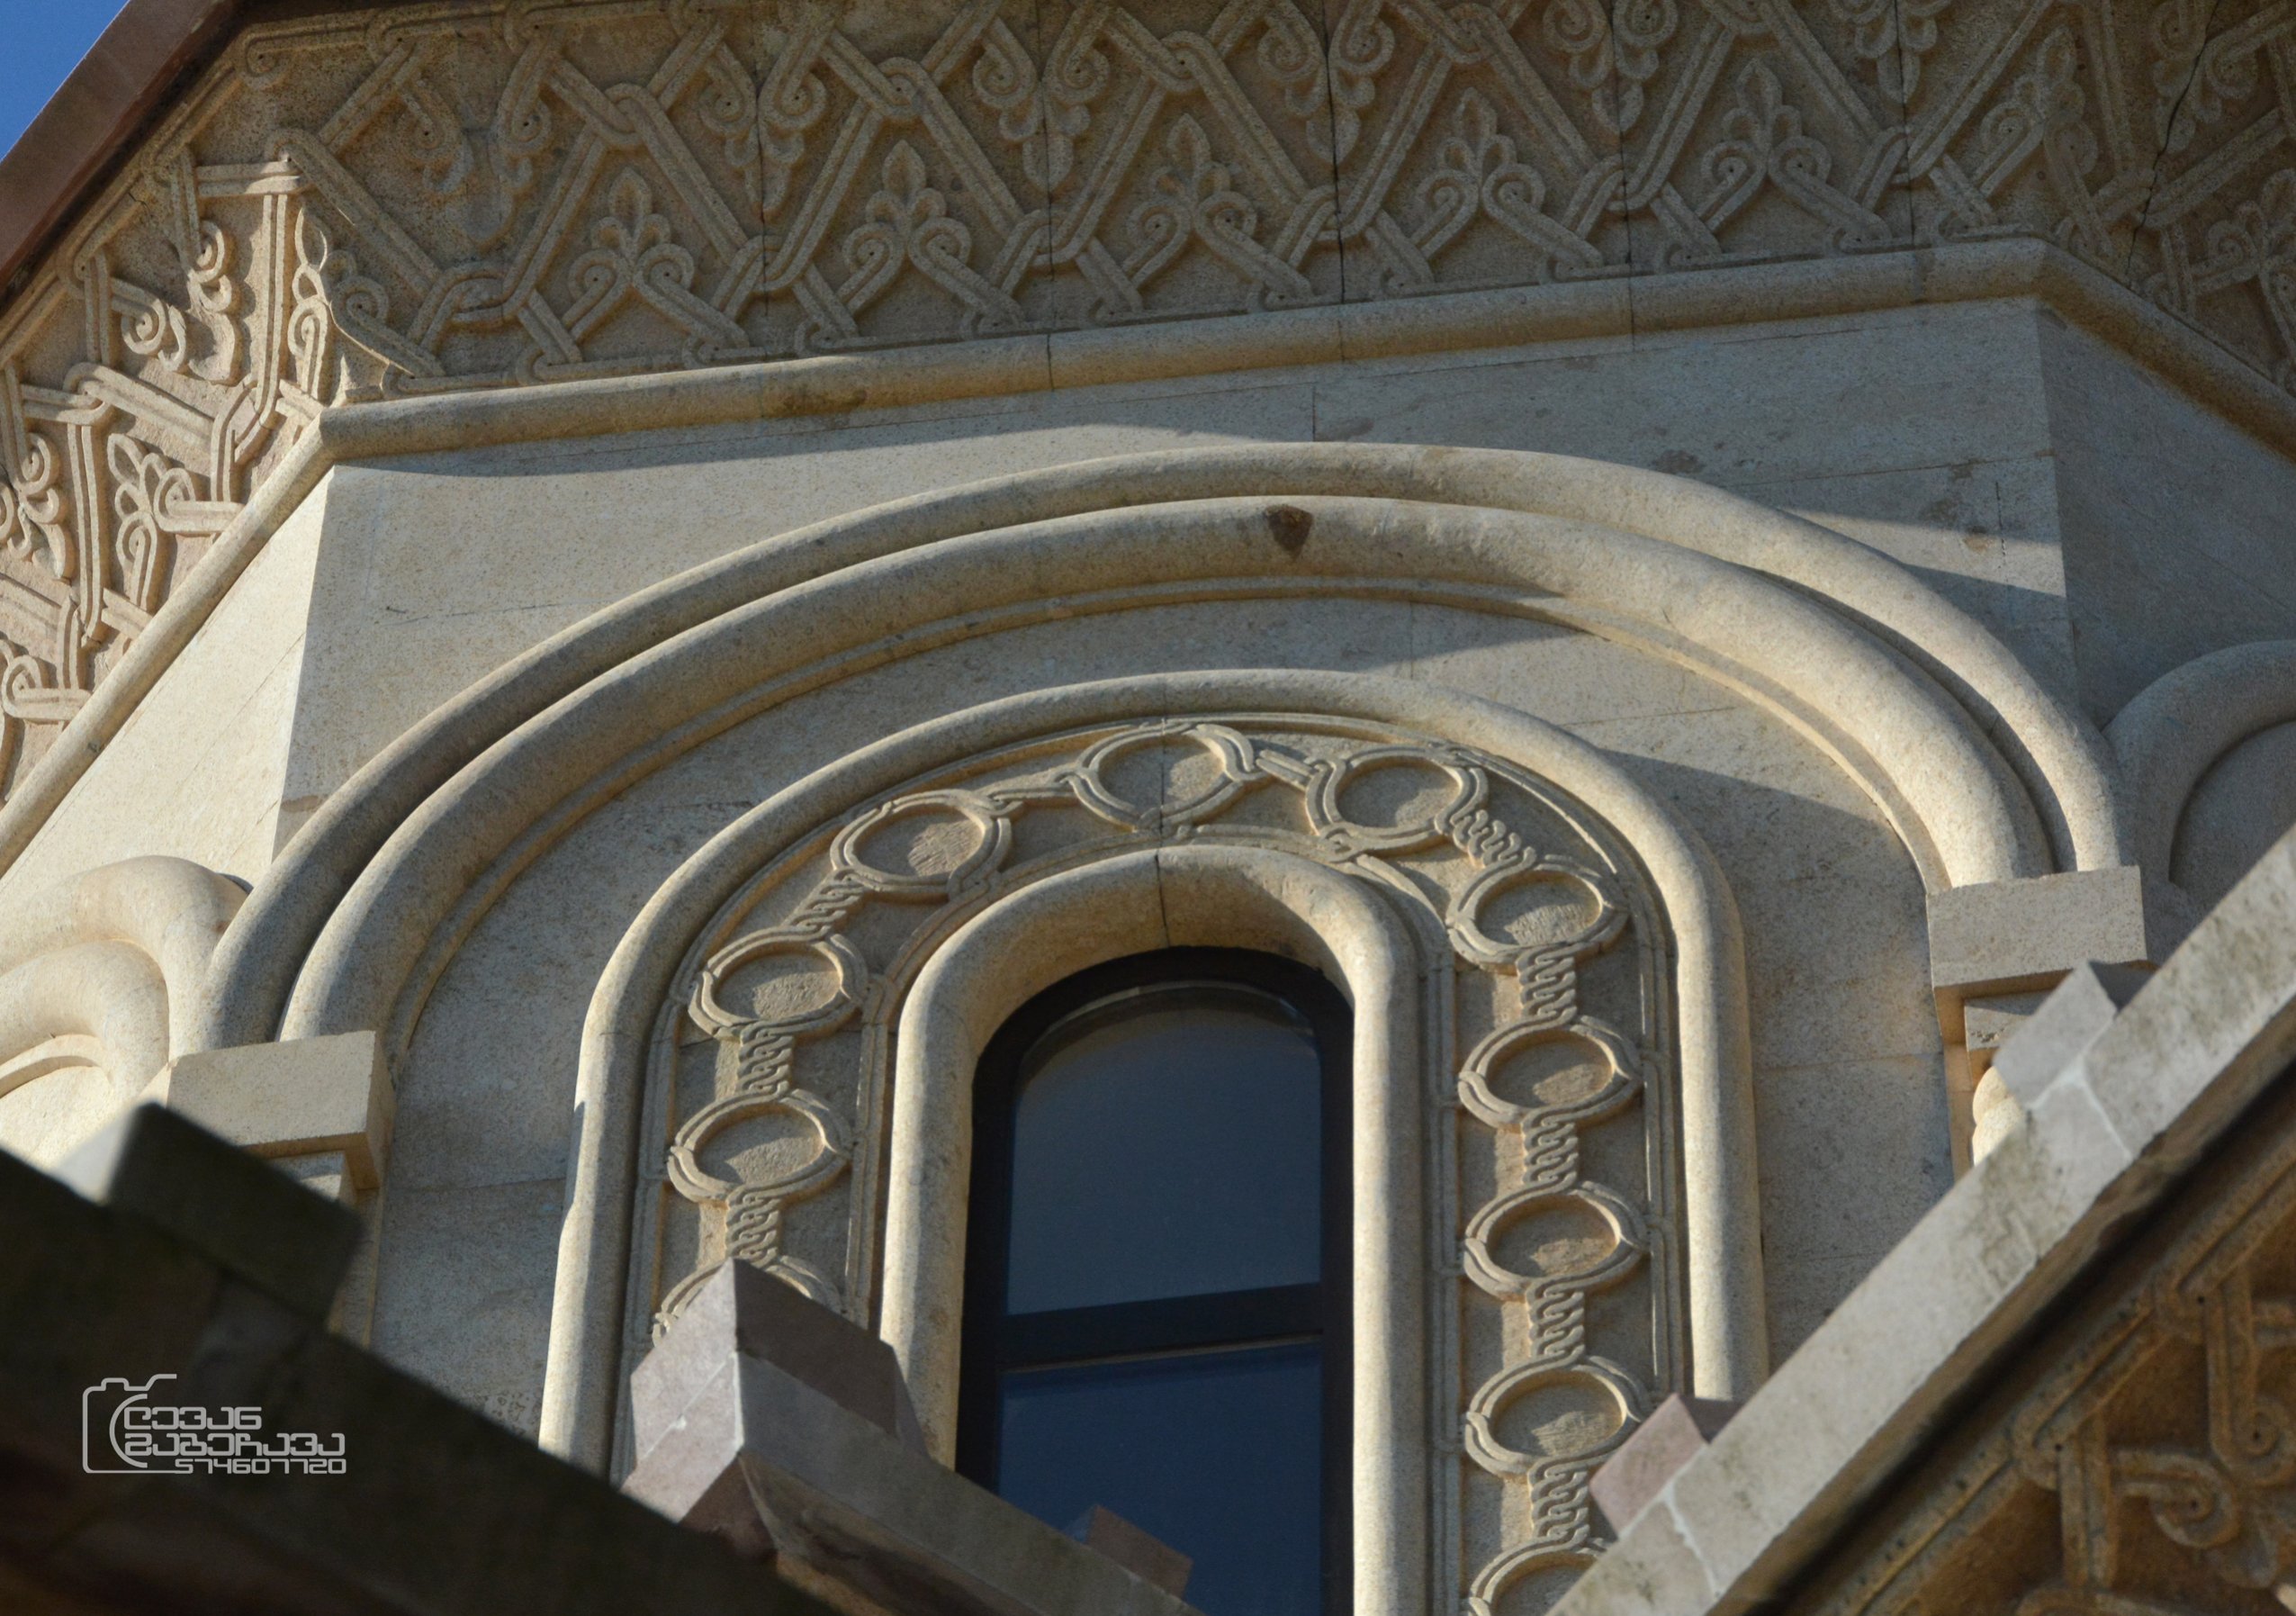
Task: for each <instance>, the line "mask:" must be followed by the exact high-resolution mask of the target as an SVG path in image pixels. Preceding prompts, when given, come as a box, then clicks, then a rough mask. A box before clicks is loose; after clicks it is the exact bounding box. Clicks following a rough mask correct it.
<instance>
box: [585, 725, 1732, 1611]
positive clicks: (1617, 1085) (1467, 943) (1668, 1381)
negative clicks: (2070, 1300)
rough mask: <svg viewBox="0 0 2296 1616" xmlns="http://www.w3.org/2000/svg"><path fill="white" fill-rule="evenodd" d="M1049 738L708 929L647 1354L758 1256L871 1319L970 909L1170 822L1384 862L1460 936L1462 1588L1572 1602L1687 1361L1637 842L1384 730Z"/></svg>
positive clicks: (1425, 920) (799, 867)
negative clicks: (931, 1022) (932, 1019)
mask: <svg viewBox="0 0 2296 1616" xmlns="http://www.w3.org/2000/svg"><path fill="white" fill-rule="evenodd" d="M1047 753H1048V747H1047V746H1046V745H1034V746H1031V747H1028V748H1024V749H1022V752H1021V754H1019V755H1018V756H1016V757H1008V758H1006V759H1004V760H995V759H991V760H987V761H986V762H984V763H977V764H975V765H972V766H970V767H969V768H968V770H967V771H966V772H963V773H962V774H961V775H959V776H958V777H956V778H952V779H944V780H940V781H934V782H932V783H931V784H929V785H926V786H923V787H922V788H920V789H915V790H907V791H905V792H902V793H900V794H898V795H896V796H894V797H892V798H889V799H886V800H884V801H882V802H880V803H878V804H877V805H876V806H874V807H872V808H868V809H867V810H865V811H863V812H860V813H859V814H857V815H855V816H854V817H851V818H850V819H848V820H847V821H845V822H844V823H843V824H842V825H840V826H834V827H831V828H829V829H826V830H824V832H822V833H820V834H819V835H816V836H815V838H814V839H813V841H812V842H811V843H810V844H806V845H805V846H801V847H800V848H798V849H796V850H793V852H792V853H789V854H787V855H785V856H784V857H783V858H782V859H780V860H779V861H776V862H775V864H774V865H773V866H772V867H770V869H769V870H768V871H766V872H764V874H763V875H762V876H761V879H760V880H759V882H758V883H757V884H756V885H755V886H753V887H752V889H751V891H750V892H749V893H748V894H747V895H746V896H745V898H744V899H743V903H742V906H741V908H742V912H741V914H740V915H739V916H734V917H727V918H725V919H722V920H721V921H720V922H719V923H718V925H716V927H715V928H714V929H713V931H712V933H711V935H712V937H714V938H723V939H725V941H722V942H718V943H716V944H715V946H713V947H712V948H711V949H710V950H709V952H707V954H706V955H704V956H702V958H701V961H700V963H699V965H698V970H697V972H696V974H695V977H694V978H693V980H692V986H691V988H690V990H689V995H688V998H687V1009H688V1015H689V1018H690V1021H691V1023H692V1024H693V1025H694V1027H696V1028H698V1030H699V1031H700V1032H701V1033H702V1034H707V1039H708V1042H689V1043H688V1044H687V1045H686V1046H685V1048H684V1049H683V1050H682V1051H681V1052H680V1059H679V1061H678V1064H677V1070H675V1071H674V1072H670V1071H663V1072H659V1073H657V1077H656V1080H655V1081H654V1082H653V1084H652V1085H650V1088H651V1089H652V1090H653V1103H654V1105H655V1115H653V1121H652V1124H650V1129H649V1136H650V1137H653V1138H655V1139H659V1140H662V1142H663V1143H662V1146H661V1147H658V1148H659V1149H660V1150H661V1151H662V1153H661V1155H659V1156H658V1157H656V1158H655V1160H657V1161H658V1162H659V1163H660V1164H661V1165H660V1167H659V1168H658V1169H656V1170H657V1177H656V1178H655V1180H654V1183H655V1185H656V1187H655V1188H653V1190H652V1191H651V1192H650V1193H648V1194H646V1195H644V1196H641V1197H640V1205H641V1207H642V1208H643V1209H644V1210H642V1212H641V1214H640V1215H641V1223H642V1227H641V1229H640V1231H639V1240H638V1249H639V1250H641V1251H642V1252H658V1253H659V1254H660V1256H659V1260H658V1262H657V1264H656V1266H655V1268H654V1269H653V1273H652V1274H651V1275H650V1276H648V1277H647V1282H646V1283H644V1286H643V1287H642V1289H641V1291H640V1296H642V1297H643V1298H644V1301H643V1302H642V1303H641V1304H640V1305H636V1306H634V1308H633V1310H632V1315H631V1318H630V1321H629V1323H630V1325H631V1327H632V1331H633V1336H632V1340H631V1341H630V1350H631V1353H632V1355H633V1357H635V1353H637V1352H639V1351H642V1350H644V1331H645V1328H646V1326H647V1324H648V1323H653V1325H654V1327H655V1328H656V1329H658V1328H659V1327H660V1326H661V1325H662V1323H666V1322H667V1320H668V1319H669V1318H670V1317H671V1316H672V1315H673V1314H675V1313H676V1311H677V1310H678V1308H679V1307H680V1305H682V1303H683V1301H684V1299H685V1298H686V1297H687V1296H690V1295H691V1294H693V1292H694V1291H695V1289H696V1288H698V1286H699V1285H700V1284H701V1283H702V1282H703V1281H704V1280H706V1279H707V1277H708V1276H709V1275H710V1274H711V1273H712V1272H713V1271H715V1269H716V1267H717V1266H718V1265H719V1264H720V1263H722V1262H723V1261H724V1260H725V1259H726V1258H727V1257H729V1256H738V1257H741V1258H743V1259H747V1260H749V1261H751V1262H753V1263H756V1264H759V1265H760V1266H762V1267H765V1268H769V1269H770V1270H771V1271H773V1272H775V1273H778V1274H779V1275H780V1276H781V1277H783V1278H784V1279H786V1280H788V1282H789V1283H791V1284H793V1285H795V1286H797V1287H798V1288H800V1289H802V1290H804V1291H806V1292H807V1293H809V1294H811V1295H813V1296H815V1297H816V1298H817V1299H819V1300H821V1301H823V1302H824V1303H827V1304H829V1305H833V1306H839V1307H842V1308H844V1309H845V1310H846V1311H848V1312H849V1313H851V1314H852V1315H853V1316H854V1317H856V1318H860V1319H864V1320H865V1319H867V1318H868V1317H869V1313H870V1308H871V1305H872V1303H871V1300H870V1290H871V1286H872V1285H873V1283H874V1274H875V1272H876V1268H877V1263H878V1255H877V1241H878V1235H877V1233H876V1231H875V1230H874V1228H873V1220H874V1218H875V1217H876V1215H877V1209H878V1205H879V1204H880V1201H879V1195H878V1188H877V1180H876V1178H875V1177H874V1175H877V1174H878V1173H881V1171H882V1165H883V1164H882V1161H881V1160H880V1149H881V1147H880V1143H879V1142H880V1141H881V1140H882V1138H883V1137H884V1132H883V1131H884V1128H885V1126H886V1122H885V1118H886V1116H887V1115H888V1113H887V1109H886V1089H887V1082H888V1079H889V1075H890V1060H891V1050H890V1040H889V1037H888V1035H887V1034H888V1032H889V1029H890V1027H891V1025H893V1024H894V1023H895V1022H896V1020H897V1017H898V1014H899V1003H900V999H901V997H902V994H903V991H904V990H905V987H906V985H907V983H908V982H909V981H911V980H914V974H915V972H916V971H917V970H919V969H920V968H921V967H922V965H923V961H924V960H925V958H926V956H927V955H928V954H929V952H931V950H932V948H933V947H935V946H936V945H937V944H938V943H941V941H942V940H944V939H945V938H946V937H947V936H948V935H949V934H950V932H951V931H952V930H953V929H954V928H955V927H956V926H957V925H959V924H961V923H962V921H963V920H964V919H966V918H967V917H968V916H970V915H972V914H975V913H977V912H978V910H979V909H980V907H982V906H983V905H985V904H986V903H987V902H988V901H990V900H991V899H993V898H995V897H997V896H1000V895H1002V894H1004V893H1005V892H1009V891H1011V890H1013V889H1014V888H1016V887H1018V886H1020V885H1022V884H1025V883H1026V882H1028V881H1030V880H1035V879H1039V878H1040V877H1041V876H1043V875H1045V874H1048V873H1050V872H1053V871H1058V870H1061V869H1068V868H1074V867H1075V866H1076V864H1078V863H1079V862H1086V861H1089V860H1091V859H1094V858H1099V857H1106V856H1109V855H1111V854H1112V853H1124V852H1130V851H1133V850H1135V849H1137V848H1139V847H1141V846H1150V845H1157V844H1168V843H1172V842H1175V841H1184V840H1211V841H1221V842H1226V843H1228V844H1238V843H1240V844H1246V845H1256V846H1265V847H1273V848H1280V849H1283V850H1285V851H1287V852H1290V853H1293V854H1295V855H1304V856H1307V857H1311V858H1314V859H1316V860H1318V861H1319V862H1322V863H1324V864H1327V865H1328V866H1330V867H1332V868H1334V869H1337V870H1340V871H1346V872H1347V873H1349V874H1351V875H1353V876H1355V877H1357V878H1358V879H1361V880H1366V881H1370V882H1373V883H1374V884H1375V885H1376V886H1377V887H1378V888H1379V889H1380V890H1381V891H1382V893H1383V894H1384V895H1385V896H1386V898H1388V899H1389V900H1390V901H1391V902H1396V903H1398V904H1399V905H1400V907H1404V908H1406V909H1408V910H1409V911H1410V913H1411V915H1412V917H1413V920H1414V922H1415V924H1417V925H1418V927H1419V929H1420V930H1421V932H1422V933H1423V934H1425V935H1426V936H1427V941H1428V943H1429V944H1431V945H1432V946H1433V947H1434V948H1435V949H1436V950H1438V951H1440V952H1443V953H1445V954H1446V955H1447V956H1448V957H1449V958H1451V959H1452V960H1453V961H1454V971H1453V975H1452V979H1451V982H1450V987H1449V989H1448V990H1447V993H1446V998H1447V1001H1448V1006H1447V1009H1446V1023H1447V1025H1446V1026H1445V1034H1446V1039H1447V1047H1450V1048H1454V1049H1456V1050H1463V1051H1464V1054H1463V1057H1456V1056H1454V1057H1453V1061H1454V1072H1455V1076H1454V1079H1453V1080H1452V1082H1451V1083H1450V1085H1449V1088H1450V1092H1449V1093H1448V1094H1446V1095H1445V1096H1444V1097H1442V1099H1441V1101H1440V1103H1439V1104H1438V1106H1437V1108H1436V1120H1437V1124H1438V1125H1437V1126H1436V1130H1435V1133H1436V1138H1437V1140H1438V1143H1437V1144H1436V1146H1435V1147H1434V1149H1435V1159H1434V1160H1432V1161H1431V1162H1430V1164H1429V1165H1430V1167H1431V1169H1433V1177H1434V1178H1435V1180H1436V1182H1437V1183H1439V1184H1441V1185H1443V1186H1444V1190H1443V1195H1444V1199H1445V1207H1446V1210H1445V1213H1444V1216H1445V1219H1446V1220H1447V1223H1446V1224H1445V1226H1447V1227H1449V1228H1450V1229H1451V1230H1452V1231H1453V1232H1454V1233H1453V1238H1454V1252H1455V1256H1454V1259H1453V1262H1452V1263H1451V1264H1450V1265H1448V1268H1447V1271H1446V1273H1445V1275H1444V1277H1441V1278H1440V1279H1439V1281H1438V1284H1437V1288H1438V1292H1439V1293H1440V1294H1439V1295H1438V1296H1436V1297H1434V1298H1431V1299H1430V1302H1431V1306H1430V1324H1431V1328H1432V1329H1433V1331H1434V1332H1435V1333H1434V1336H1433V1340H1434V1342H1435V1344H1436V1352H1435V1354H1434V1357H1435V1359H1436V1362H1437V1365H1438V1372H1437V1378H1438V1381H1439V1384H1438V1385H1437V1386H1436V1387H1435V1388H1433V1389H1434V1391H1435V1392H1436V1397H1435V1401H1434V1404H1433V1406H1434V1407H1435V1408H1436V1410H1438V1411H1447V1412H1445V1413H1438V1414H1437V1415H1436V1418H1437V1419H1438V1421H1439V1422H1441V1424H1440V1426H1439V1428H1438V1430H1436V1431H1435V1432H1433V1433H1431V1435H1432V1437H1433V1440H1434V1442H1435V1448H1436V1452H1438V1453H1442V1454H1448V1455H1455V1456H1458V1457H1457V1458H1454V1459H1453V1460H1452V1461H1451V1462H1450V1464H1449V1466H1448V1468H1449V1470H1450V1471H1451V1472H1452V1475H1451V1476H1450V1478H1449V1480H1448V1481H1447V1482H1446V1484H1445V1491H1446V1494H1447V1503H1446V1512H1448V1513H1449V1514H1450V1516H1451V1521H1450V1524H1449V1526H1448V1530H1447V1531H1446V1532H1445V1533H1444V1534H1443V1535H1441V1536H1439V1537H1438V1541H1439V1542H1440V1541H1443V1540H1445V1538H1447V1539H1448V1542H1449V1546H1450V1547H1449V1549H1448V1552H1447V1554H1446V1556H1445V1560H1446V1566H1445V1575H1446V1577H1447V1578H1450V1579H1453V1580H1454V1581H1456V1582H1458V1583H1460V1584H1463V1585H1460V1586H1458V1587H1456V1588H1455V1589H1454V1593H1455V1595H1456V1596H1458V1597H1460V1598H1462V1599H1463V1603H1464V1607H1465V1608H1466V1609H1467V1610H1469V1611H1474V1612H1477V1613H1479V1616H1487V1613H1488V1612H1490V1611H1493V1610H1495V1609H1505V1610H1508V1611H1524V1610H1538V1609H1544V1607H1545V1605H1546V1604H1548V1603H1550V1602H1552V1601H1553V1598H1554V1597H1555V1596H1557V1595H1558V1594H1559V1593H1560V1592H1561V1590H1562V1588H1563V1587H1565V1586H1567V1585H1568V1584H1569V1583H1570V1582H1571V1581H1573V1580H1575V1578H1576V1576H1577V1575H1578V1574H1579V1573H1580V1571H1581V1570H1583V1569H1584V1567H1585V1566H1586V1565H1587V1564H1588V1563H1589V1559H1590V1557H1591V1556H1592V1553H1593V1551H1594V1549H1595V1548H1596V1547H1597V1542H1596V1539H1597V1530H1598V1529H1597V1526H1596V1523H1595V1522H1594V1521H1593V1519H1592V1517H1591V1515H1590V1512H1589V1501H1588V1494H1587V1478H1588V1476H1589V1472H1590V1471H1591V1470H1592V1469H1593V1467H1595V1466H1596V1465H1598V1463H1599V1462H1600V1461H1601V1459H1602V1458H1603V1457H1604V1456H1605V1455H1607V1453H1608V1452H1609V1451H1611V1449H1614V1448H1615V1447H1616V1444H1617V1443H1618V1442H1619V1441H1620V1440H1623V1439H1624V1437H1625V1435H1626V1434H1627V1432H1629V1431H1631V1430H1632V1429H1633V1428H1634V1425H1635V1423H1636V1422H1638V1421H1640V1420H1641V1419H1642V1417H1643V1415H1644V1414H1645V1413H1647V1412H1648V1410H1649V1408H1650V1406H1651V1404H1652V1398H1653V1396H1654V1395H1656V1396H1662V1395H1665V1393H1666V1392H1668V1391H1670V1390H1674V1389H1679V1386H1681V1385H1682V1384H1683V1381H1684V1375H1685V1368H1686V1366H1685V1363H1684V1356H1685V1355H1684V1353H1683V1351H1682V1350H1681V1348H1680V1346H1679V1341H1678V1336H1679V1332H1680V1329H1681V1320H1682V1308H1681V1304H1680V1300H1679V1286H1680V1278H1679V1264H1678V1261H1677V1259H1676V1250H1677V1245H1678V1240H1677V1236H1676V1235H1675V1233H1674V1232H1673V1221H1674V1214H1673V1212H1672V1208H1673V1207H1674V1205H1676V1196H1675V1195H1674V1192H1673V1190H1672V1184H1673V1182H1674V1169H1672V1167H1671V1166H1670V1162H1671V1158H1672V1144H1671V1139H1672V1129H1671V1126H1670V1117H1671V1115H1672V1109H1671V1105H1670V1100H1669V1097H1668V1096H1667V1093H1666V1090H1667V1089H1668V1088H1669V1085H1667V1084H1665V1083H1663V1082H1661V1083H1655V1084H1653V1083H1651V1082H1649V1081H1648V1080H1647V1078H1646V1071H1647V1070H1648V1069H1649V1068H1650V1067H1651V1066H1652V1063H1654V1062H1656V1063H1659V1064H1660V1068H1661V1070H1662V1069H1663V1061H1664V1059H1665V1052H1664V1051H1663V1049H1662V1048H1661V1046H1660V1043H1659V1040H1660V1039H1661V1036H1662V1034H1661V1028H1662V1025H1663V1019H1662V1017H1661V1016H1660V1015H1659V1013H1658V1007H1659V1006H1660V1004H1661V996H1662V993H1663V989H1662V988H1661V986H1660V984H1661V983H1662V981H1663V980H1664V973H1663V968H1662V960H1661V957H1660V955H1659V952H1658V948H1657V945H1656V943H1654V942H1653V941H1652V940H1653V939H1655V938H1657V937H1659V936H1661V934H1662V928H1661V926H1660V925H1658V924H1657V923H1656V921H1655V916H1653V915H1652V913H1651V911H1650V909H1649V907H1648V905H1647V903H1646V902H1645V901H1643V900H1642V899H1640V898H1637V897H1636V896H1634V890H1635V889H1634V876H1633V873H1632V867H1631V865H1629V864H1627V863H1626V862H1625V861H1624V860H1623V858H1621V857H1620V856H1619V855H1618V854H1616V853H1615V852H1612V851H1609V850H1607V848H1606V846H1605V845H1604V844H1602V843H1600V842H1598V840H1596V839H1595V838H1596V835H1598V833H1597V832H1595V831H1594V830H1593V828H1592V826H1590V823H1589V820H1588V818H1587V817H1586V815H1585V814H1584V811H1583V810H1581V809H1578V808H1575V807H1574V806H1573V805H1571V804H1570V803H1569V802H1568V801H1567V799H1562V798H1561V797H1559V796H1558V795H1557V794H1556V793H1555V792H1554V791H1553V788H1551V787H1548V786H1545V785H1544V784H1543V783H1541V782H1538V781H1533V780H1530V779H1528V778H1526V777H1525V776H1523V775H1522V774H1521V773H1520V772H1518V771H1515V770H1513V769H1511V768H1509V767H1508V766H1507V765H1505V764H1502V763H1498V762H1497V761H1495V760H1493V759H1490V758H1487V757H1482V756H1480V755H1477V754H1470V753H1467V752H1464V751H1462V750H1460V749H1457V748H1455V747H1451V746H1447V745H1439V744H1432V743H1427V742H1421V741H1416V740H1409V739H1406V738H1403V737H1399V736H1389V735H1382V734H1373V733H1369V732H1367V731H1366V730H1365V729H1364V727H1361V726H1349V725H1342V724H1337V723H1329V722H1325V721H1319V720H1310V719H1301V718H1221V719H1219V720H1216V721H1215V720H1210V719H1193V720H1189V719H1184V720H1173V721H1167V722H1161V723H1147V724H1139V725H1130V726H1122V727H1113V728H1109V729H1103V730H1100V731H1096V732H1094V733H1091V734H1088V735H1085V736H1074V737H1071V738H1070V739H1069V740H1068V741H1067V742H1065V743H1062V744H1060V745H1059V753H1060V754H1065V757H1066V761H1049V760H1048V756H1047ZM1630 931H1631V932H1632V933H1633V934H1634V935H1635V936H1636V937H1637V938H1638V940H1639V943H1640V946H1636V947H1622V946H1619V944H1620V943H1621V940H1622V939H1623V938H1624V937H1625V936H1626V935H1627V934H1629V933H1630ZM1589 998H1592V999H1593V1000H1595V1001H1598V1003H1599V1004H1600V1005H1601V1007H1602V1008H1603V1010H1604V1011H1605V1012H1606V1013H1603V1014H1598V1013H1597V1011H1596V1010H1595V1009H1594V1008H1593V1007H1590V1004H1589ZM1399 1075H1402V1076H1405V1077H1407V1078H1409V1074H1399ZM1431 1087H1432V1086H1430V1085H1424V1083H1423V1080H1422V1092H1425V1091H1427V1088H1431ZM856 1178H859V1179H860V1180H861V1182H860V1183H859V1184H856V1183H855V1182H854V1180H855V1179H856Z"/></svg>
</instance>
